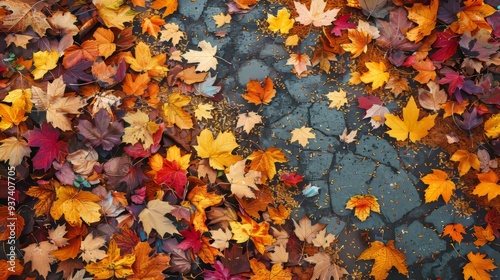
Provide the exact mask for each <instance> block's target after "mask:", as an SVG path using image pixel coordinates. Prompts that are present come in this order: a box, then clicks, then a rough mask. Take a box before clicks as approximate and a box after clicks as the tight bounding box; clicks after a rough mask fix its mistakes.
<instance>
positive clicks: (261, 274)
mask: <svg viewBox="0 0 500 280" xmlns="http://www.w3.org/2000/svg"><path fill="white" fill-rule="evenodd" d="M250 268H251V269H252V272H253V273H254V274H255V275H254V276H252V278H251V279H252V280H269V279H276V280H291V279H292V272H291V270H290V268H286V269H283V266H282V265H281V264H274V265H273V266H272V267H271V270H268V269H267V268H266V265H265V264H263V263H261V262H259V261H258V260H257V259H251V260H250Z"/></svg>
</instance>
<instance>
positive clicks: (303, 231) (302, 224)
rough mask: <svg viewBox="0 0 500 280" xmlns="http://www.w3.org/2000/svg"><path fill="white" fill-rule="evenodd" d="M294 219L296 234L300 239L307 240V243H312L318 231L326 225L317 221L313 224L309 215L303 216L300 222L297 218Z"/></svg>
mask: <svg viewBox="0 0 500 280" xmlns="http://www.w3.org/2000/svg"><path fill="white" fill-rule="evenodd" d="M292 221H293V224H294V225H295V229H294V232H295V235H296V236H297V237H298V238H299V240H300V241H305V242H307V243H311V242H312V240H313V239H314V237H316V235H317V234H318V232H319V231H320V230H322V229H323V228H325V225H324V224H322V223H316V224H314V226H313V225H312V224H311V220H309V218H308V217H307V216H304V217H302V219H300V221H299V223H298V224H297V222H296V221H295V220H292Z"/></svg>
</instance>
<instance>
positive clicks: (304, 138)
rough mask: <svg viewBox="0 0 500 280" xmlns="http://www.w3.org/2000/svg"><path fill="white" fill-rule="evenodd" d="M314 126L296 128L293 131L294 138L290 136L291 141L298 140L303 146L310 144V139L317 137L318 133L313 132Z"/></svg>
mask: <svg viewBox="0 0 500 280" xmlns="http://www.w3.org/2000/svg"><path fill="white" fill-rule="evenodd" d="M311 130H312V128H310V127H305V126H302V127H301V128H295V129H294V130H292V131H291V133H292V138H290V142H291V143H293V142H295V141H297V142H298V143H299V144H300V145H302V147H305V146H307V144H309V139H315V138H316V135H315V134H314V133H311Z"/></svg>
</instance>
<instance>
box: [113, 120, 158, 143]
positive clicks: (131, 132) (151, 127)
mask: <svg viewBox="0 0 500 280" xmlns="http://www.w3.org/2000/svg"><path fill="white" fill-rule="evenodd" d="M123 120H124V121H126V122H128V123H129V124H130V126H128V127H126V128H125V129H124V130H123V132H124V135H123V137H122V142H124V143H130V144H132V145H135V144H136V143H139V142H141V143H142V146H143V147H144V149H149V148H150V147H151V145H153V144H154V141H153V134H154V133H155V132H156V131H158V129H159V128H160V126H159V125H158V124H157V123H155V122H152V121H150V120H149V115H148V114H146V113H144V112H142V111H137V112H135V113H131V112H128V113H127V114H126V115H125V117H123Z"/></svg>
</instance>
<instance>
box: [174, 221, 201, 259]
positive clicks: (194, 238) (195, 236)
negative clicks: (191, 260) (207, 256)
mask: <svg viewBox="0 0 500 280" xmlns="http://www.w3.org/2000/svg"><path fill="white" fill-rule="evenodd" d="M180 234H181V235H182V236H183V237H184V240H183V241H182V242H181V243H179V245H177V248H178V249H181V250H184V251H187V250H189V249H190V248H191V249H193V253H195V254H196V253H198V252H199V251H200V249H201V245H202V242H201V232H199V231H198V230H196V229H194V228H193V226H192V225H190V226H189V228H188V229H185V230H183V231H181V232H180Z"/></svg>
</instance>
